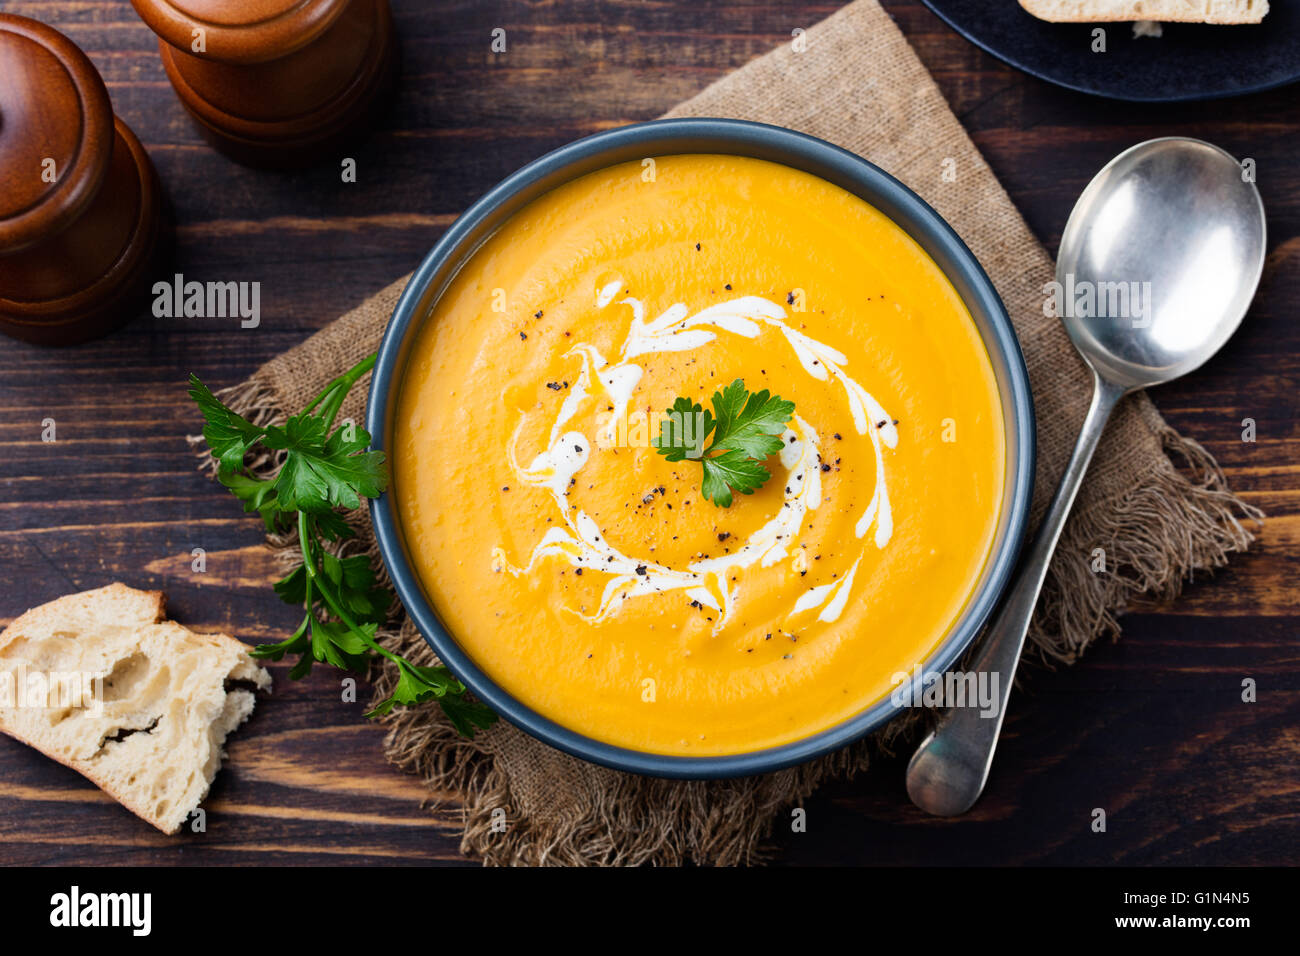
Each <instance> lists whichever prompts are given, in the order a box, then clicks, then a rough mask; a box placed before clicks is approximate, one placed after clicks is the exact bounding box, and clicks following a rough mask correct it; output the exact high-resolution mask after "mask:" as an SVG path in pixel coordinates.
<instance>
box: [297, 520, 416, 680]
mask: <svg viewBox="0 0 1300 956" xmlns="http://www.w3.org/2000/svg"><path fill="white" fill-rule="evenodd" d="M310 532H311V526H310V524H309V523H308V519H307V512H305V511H299V512H298V545H299V547H300V548H301V550H302V566H303V570H304V571H306V572H307V595H308V597H309V598H310V596H311V588H312V585H313V584H315V586H316V590H317V592H319V593H320V596H321V597H322V598H324V599H325V603H326V604H328V605H329V607H330V610H331V611H333V612H334V613H335V614H336V615H338V618H339V620H340V621H342V622H343V623H344V624H345V625H347V628H348V630H350V631H352V632H353V633H354V634H356V635H357V636H358V637H360V638H361V640H362V642H363V643H364V644H366V646H367V647H369V648H370V649H371V650H373V651H375V652H376V653H378V654H382V655H383V656H384V657H387V658H388V659H389V660H390V661H393V662H394V663H400V662H401V660H402V658H401V657H400V655H397V654H394V653H393V652H392V651H390V650H389V649H388V648H386V647H384V646H383V645H382V644H380V643H379V642H378V641H376V640H375V639H374V638H373V637H371V636H370V635H369V634H367V633H366V632H365V631H364V630H362V629H361V628H360V627H358V626H357V622H356V621H354V620H353V619H352V615H350V614H349V613H348V612H347V611H346V610H344V608H343V604H342V602H341V601H339V599H338V598H337V597H336V596H335V595H334V594H333V593H331V591H330V589H329V588H328V587H327V586H326V583H325V581H323V580H321V578H320V572H319V571H318V570H317V568H316V562H315V559H314V558H313V557H312V554H311V534H310ZM307 610H308V612H310V611H311V603H310V601H309V602H308V604H307Z"/></svg>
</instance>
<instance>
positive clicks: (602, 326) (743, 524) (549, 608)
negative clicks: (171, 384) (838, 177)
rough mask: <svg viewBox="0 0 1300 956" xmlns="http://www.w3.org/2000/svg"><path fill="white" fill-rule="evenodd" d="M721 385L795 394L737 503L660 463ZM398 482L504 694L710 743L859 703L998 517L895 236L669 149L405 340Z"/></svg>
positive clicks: (947, 305) (580, 717)
mask: <svg viewBox="0 0 1300 956" xmlns="http://www.w3.org/2000/svg"><path fill="white" fill-rule="evenodd" d="M736 379H741V380H743V382H744V385H745V388H747V389H749V390H751V391H758V390H760V389H768V390H770V391H771V392H772V393H773V394H776V395H779V396H781V397H782V398H785V399H789V400H791V401H793V402H794V403H795V410H794V414H793V416H792V417H791V418H790V420H789V423H788V424H787V425H786V426H785V431H784V432H783V434H782V451H781V452H780V454H779V455H773V456H772V457H771V458H770V459H769V460H768V461H767V462H766V465H767V468H768V469H769V471H770V472H771V475H772V477H771V479H770V480H768V481H767V482H766V484H764V485H763V486H762V487H761V488H760V489H758V490H757V491H756V492H755V493H753V494H750V495H743V494H737V495H735V498H734V501H733V503H732V504H731V506H730V507H727V508H722V507H718V506H717V505H716V504H714V503H713V502H712V501H709V500H706V499H705V498H704V497H702V495H701V489H700V483H701V471H702V469H701V465H700V463H699V462H698V461H691V460H685V461H678V462H671V461H668V460H667V459H666V458H665V457H664V456H663V455H661V454H659V453H658V452H657V450H656V449H655V448H654V447H653V446H652V445H651V441H652V440H653V437H654V434H656V433H657V426H658V424H659V422H660V421H661V420H662V419H663V413H664V411H665V409H667V408H668V407H669V406H671V405H672V404H673V402H674V400H675V399H676V398H677V397H678V396H685V397H688V398H690V399H692V400H694V401H697V402H700V403H701V404H702V405H703V406H704V407H705V408H709V407H710V406H709V403H710V397H711V396H712V395H713V393H714V391H715V390H717V389H721V388H723V387H724V386H726V385H727V384H728V383H731V382H732V381H734V380H736ZM398 406H399V407H398V414H397V419H396V430H395V441H394V444H393V449H392V459H393V471H394V477H393V488H392V493H393V494H395V495H396V502H397V510H398V513H399V514H400V516H401V520H402V523H403V529H404V533H405V535H406V539H407V543H408V548H409V551H410V554H411V558H412V560H413V562H414V564H415V567H416V569H417V571H418V573H419V575H420V578H421V581H422V583H423V586H424V589H425V591H426V592H427V594H428V595H429V596H430V598H431V600H432V602H433V604H434V607H435V608H436V610H437V612H438V614H439V616H440V617H441V618H442V620H443V622H444V623H445V624H446V625H447V627H448V628H449V629H450V631H451V633H452V634H453V635H454V636H455V638H456V640H457V641H458V642H459V643H460V644H461V646H462V647H463V648H464V649H465V650H466V651H467V652H468V653H469V655H470V656H471V657H472V658H473V659H474V660H475V661H476V662H477V663H478V665H479V666H480V667H482V668H483V670H484V671H486V672H487V673H488V674H489V675H490V676H491V677H492V678H493V680H495V681H496V682H498V683H499V684H500V685H501V686H502V687H503V688H504V689H505V690H506V691H508V692H509V693H510V694H512V695H513V696H514V697H516V698H517V699H519V700H520V701H522V702H523V703H525V704H527V705H528V706H530V707H532V708H533V709H535V710H536V711H538V712H539V713H541V714H543V715H545V716H547V717H549V718H551V719H552V720H554V721H556V722H557V723H560V724H562V725H564V726H566V727H569V728H571V729H573V730H575V731H578V732H580V733H582V734H585V735H588V736H590V737H592V738H595V739H597V740H601V741H605V742H607V743H610V744H616V745H620V746H623V747H629V748H633V749H636V750H641V751H648V752H653V753H660V754H677V755H696V756H702V755H718V754H732V753H741V752H746V751H751V750H757V749H761V748H766V747H771V746H775V745H779V744H784V743H789V742H791V741H794V740H798V739H800V738H802V737H806V736H808V735H810V734H814V733H816V732H817V731H820V730H823V729H825V728H827V727H830V726H832V725H834V724H836V723H839V722H841V721H843V720H845V719H846V718H849V717H851V716H853V715H854V714H855V713H857V712H859V711H861V710H863V709H864V708H866V707H867V706H869V705H870V704H872V703H873V702H875V701H877V700H879V699H880V698H881V697H883V696H885V695H887V694H888V693H889V692H890V690H891V689H892V687H893V683H894V676H895V675H896V674H898V673H900V672H905V671H908V670H909V669H911V668H912V667H913V666H915V665H916V664H917V663H918V662H919V661H920V660H922V659H923V658H924V657H925V656H926V655H927V654H928V653H929V652H930V651H931V650H932V649H933V648H934V647H935V646H936V645H937V644H938V643H939V642H940V641H941V640H942V639H943V637H944V635H945V634H946V633H947V632H948V630H949V628H950V627H951V626H952V624H953V622H954V621H955V619H956V618H957V616H958V615H959V614H960V612H961V610H962V608H963V607H964V605H965V604H966V602H967V600H968V598H969V596H970V594H971V592H972V590H973V588H974V586H975V583H976V580H977V578H978V576H979V574H980V572H981V569H982V568H983V566H984V562H985V559H986V558H987V556H988V553H989V550H990V547H991V544H992V540H993V536H994V531H995V526H996V524H997V520H998V511H999V506H1000V502H1001V498H1002V485H1003V467H1004V446H1003V440H1004V439H1003V432H1002V420H1001V414H1000V410H999V400H998V393H997V387H996V384H995V381H994V376H993V371H992V368H991V365H990V363H989V358H988V355H987V353H986V352H985V349H984V346H983V344H982V342H981V340H980V337H979V334H978V332H977V331H976V329H975V326H974V324H973V323H972V320H971V318H970V315H969V313H968V312H967V310H966V308H965V306H964V305H963V303H962V302H961V300H960V298H959V297H958V296H957V294H956V292H955V291H954V290H953V288H952V286H951V285H950V284H949V282H948V281H947V279H945V277H944V276H943V275H942V274H941V272H940V271H939V269H938V267H937V266H936V265H935V263H934V262H933V261H932V260H931V259H930V258H929V257H928V256H927V255H926V254H925V253H924V252H923V251H922V250H921V249H920V248H919V247H918V246H917V245H916V243H915V242H913V241H912V240H911V239H910V238H909V237H908V236H907V235H906V234H905V233H904V232H903V231H902V230H901V229H900V228H899V227H898V226H896V225H895V224H894V223H893V222H892V221H890V220H889V219H887V218H886V217H885V216H884V215H882V214H881V213H880V212H878V211H877V210H876V209H875V208H873V207H872V206H870V205H868V204H867V203H866V202H863V201H862V200H861V199H858V198H857V197H855V196H853V195H851V194H850V193H848V192H846V191H844V190H842V189H840V188H838V187H836V186H833V185H831V184H829V183H827V182H825V181H823V180H821V179H818V178H816V177H814V176H811V175H808V174H806V173H802V172H798V171H796V170H793V169H790V168H787V167H785V166H781V165H777V164H773V163H769V162H764V161H760V160H754V159H746V158H736V157H729V156H713V155H686V156H671V157H661V158H659V159H657V160H656V161H655V162H654V165H653V168H652V167H650V166H647V165H644V164H642V163H630V164H626V165H621V166H615V167H612V168H609V169H605V170H602V171H599V172H596V173H592V174H590V175H587V176H585V177H583V178H581V179H578V180H576V181H574V182H572V183H569V184H567V185H565V186H563V187H561V188H559V189H556V190H555V191H553V192H551V193H549V194H547V195H546V196H544V197H542V198H541V199H539V200H537V201H535V202H533V203H532V204H531V205H529V206H528V207H527V208H525V209H524V210H522V211H521V212H519V213H518V214H516V215H515V216H514V217H513V218H512V219H510V220H509V221H508V222H507V223H506V225H505V226H504V227H503V228H502V229H501V230H499V231H498V232H497V233H496V234H495V235H494V236H493V237H492V238H491V239H490V240H489V241H488V242H487V243H486V244H485V245H484V246H483V247H482V248H481V249H480V250H479V251H478V252H477V253H476V254H475V255H474V257H473V258H472V260H471V261H470V262H469V263H468V264H467V265H466V267H465V268H464V269H462V270H461V272H460V273H459V274H458V275H457V276H456V278H455V280H454V281H453V283H452V284H451V286H450V288H449V289H448V290H447V291H446V293H445V294H444V295H443V296H442V298H441V300H440V301H439V302H438V304H437V305H436V306H435V308H434V312H433V315H432V316H431V317H430V319H429V321H428V322H427V323H426V325H425V327H424V329H423V331H422V332H421V334H420V336H419V338H418V340H417V341H416V343H415V345H414V348H413V350H412V353H411V356H410V359H409V364H408V366H407V368H406V370H405V375H404V378H403V380H402V384H401V393H400V397H399V402H398Z"/></svg>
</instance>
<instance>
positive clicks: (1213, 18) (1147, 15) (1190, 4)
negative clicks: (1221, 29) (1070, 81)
mask: <svg viewBox="0 0 1300 956" xmlns="http://www.w3.org/2000/svg"><path fill="white" fill-rule="evenodd" d="M1020 5H1021V6H1022V7H1024V8H1025V9H1026V10H1028V11H1029V12H1030V13H1032V14H1033V15H1034V16H1036V17H1038V18H1039V19H1040V20H1051V21H1052V22H1054V23H1097V22H1114V21H1119V20H1163V21H1165V22H1166V23H1259V22H1260V21H1261V20H1263V19H1264V15H1265V14H1267V13H1268V0H1020Z"/></svg>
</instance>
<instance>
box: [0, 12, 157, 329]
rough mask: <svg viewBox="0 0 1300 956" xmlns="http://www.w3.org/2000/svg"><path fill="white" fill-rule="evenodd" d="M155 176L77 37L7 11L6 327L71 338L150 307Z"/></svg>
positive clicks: (1, 124)
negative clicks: (146, 288)
mask: <svg viewBox="0 0 1300 956" xmlns="http://www.w3.org/2000/svg"><path fill="white" fill-rule="evenodd" d="M159 223H160V198H159V191H158V181H157V177H156V175H155V173H154V169H153V164H152V163H150V161H149V156H148V154H147V153H146V152H145V151H144V148H143V147H142V146H141V145H140V141H139V140H138V139H136V138H135V135H134V134H133V133H132V132H131V130H130V129H128V128H127V126H126V124H125V123H123V122H122V121H121V120H119V119H117V118H116V117H115V116H114V115H113V107H112V105H111V104H110V103H109V99H108V90H107V89H106V88H105V86H104V81H103V80H102V79H101V78H100V76H99V73H98V72H97V71H96V70H95V67H94V65H93V64H92V63H91V62H90V60H89V59H87V57H86V55H85V54H84V53H82V52H81V50H79V49H78V48H77V46H76V44H74V43H73V42H72V41H71V40H69V39H68V38H67V37H65V36H64V35H63V34H61V33H59V32H58V31H57V30H54V29H52V28H50V27H47V26H46V25H45V24H43V23H38V22H37V21H35V20H29V19H28V18H26V17H20V16H15V15H12V14H7V13H0V331H3V332H5V333H6V334H8V335H12V336H14V337H15V338H20V339H24V340H26V341H29V342H36V343H39V344H46V345H71V344H74V343H77V342H82V341H85V340H86V339H89V338H93V337H95V336H97V335H102V334H103V333H105V332H107V331H109V330H110V329H112V328H114V327H116V326H117V325H120V324H121V323H122V322H125V321H126V320H127V319H128V318H130V317H131V316H132V315H133V314H135V312H136V311H137V310H138V309H139V308H142V307H143V303H144V298H143V296H141V297H140V298H138V299H137V298H136V297H135V293H137V292H139V291H143V290H142V286H143V284H144V281H145V280H146V279H147V273H148V271H149V268H150V264H151V259H152V256H153V253H154V250H155V247H156V245H157V236H158V230H159Z"/></svg>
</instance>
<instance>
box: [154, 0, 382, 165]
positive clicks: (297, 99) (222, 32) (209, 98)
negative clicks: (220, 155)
mask: <svg viewBox="0 0 1300 956" xmlns="http://www.w3.org/2000/svg"><path fill="white" fill-rule="evenodd" d="M131 2H132V4H133V5H134V6H135V9H136V12H137V13H139V14H140V16H141V18H143V20H144V22H145V23H147V24H148V25H149V27H150V29H152V30H153V31H154V33H156V34H158V37H159V40H158V47H159V50H160V52H161V54H162V61H163V66H164V67H165V68H166V70H167V76H168V78H169V79H170V80H171V83H172V86H173V87H174V88H175V90H176V95H177V96H179V97H180V100H181V103H183V104H184V106H185V108H186V109H187V110H188V111H189V113H190V115H191V116H192V117H193V118H194V120H195V122H196V123H197V124H198V127H199V129H200V131H201V132H202V133H203V134H204V136H205V137H206V138H207V140H208V141H209V142H210V143H211V144H212V145H213V146H215V147H216V148H218V149H220V150H221V151H222V152H224V153H226V154H227V155H228V156H230V157H231V158H233V159H235V160H236V161H238V162H243V163H246V164H249V165H254V166H286V165H293V164H297V163H303V162H306V161H310V160H313V159H316V158H318V157H319V155H320V150H321V149H322V148H324V147H327V146H330V145H333V144H335V143H337V142H339V141H340V140H342V139H343V138H344V137H345V136H346V135H347V133H348V132H349V131H350V130H352V129H354V128H355V127H356V126H357V125H358V124H359V123H360V121H361V120H362V119H364V117H365V116H366V114H367V112H368V111H369V107H370V105H371V103H372V101H373V99H374V97H375V96H376V94H377V93H379V91H380V90H381V89H383V87H384V86H385V84H386V81H387V80H388V79H389V77H390V75H391V73H392V67H393V59H394V57H393V22H392V15H391V13H390V12H389V9H388V0H131Z"/></svg>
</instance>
